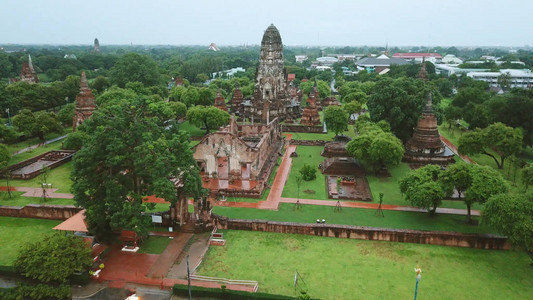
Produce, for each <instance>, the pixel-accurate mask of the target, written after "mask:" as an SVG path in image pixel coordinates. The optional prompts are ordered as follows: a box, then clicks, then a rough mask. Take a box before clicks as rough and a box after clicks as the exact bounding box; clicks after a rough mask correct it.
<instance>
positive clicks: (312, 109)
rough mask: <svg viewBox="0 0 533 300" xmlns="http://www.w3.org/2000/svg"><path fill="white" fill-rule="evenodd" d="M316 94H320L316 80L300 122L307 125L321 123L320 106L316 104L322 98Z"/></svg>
mask: <svg viewBox="0 0 533 300" xmlns="http://www.w3.org/2000/svg"><path fill="white" fill-rule="evenodd" d="M316 95H318V89H317V86H316V81H315V86H314V87H313V89H312V90H311V92H310V93H309V97H308V98H307V106H306V107H305V108H304V113H303V115H302V119H301V120H300V124H302V125H306V126H318V125H320V123H321V122H320V115H319V114H318V108H317V106H316V102H317V101H318V102H320V98H316Z"/></svg>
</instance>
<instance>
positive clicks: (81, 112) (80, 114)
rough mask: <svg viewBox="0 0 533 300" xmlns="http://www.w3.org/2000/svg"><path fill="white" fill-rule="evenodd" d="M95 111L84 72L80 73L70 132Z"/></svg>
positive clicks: (91, 93)
mask: <svg viewBox="0 0 533 300" xmlns="http://www.w3.org/2000/svg"><path fill="white" fill-rule="evenodd" d="M95 109H96V103H95V102H94V95H93V92H92V91H91V89H90V88H89V85H88V84H87V77H86V76H85V71H83V72H81V81H80V92H79V93H78V95H77V96H76V111H75V113H74V119H73V120H72V130H73V131H76V127H78V126H79V125H80V124H81V123H83V122H84V121H85V120H87V119H88V118H89V117H90V116H91V115H92V114H93V112H94V110H95Z"/></svg>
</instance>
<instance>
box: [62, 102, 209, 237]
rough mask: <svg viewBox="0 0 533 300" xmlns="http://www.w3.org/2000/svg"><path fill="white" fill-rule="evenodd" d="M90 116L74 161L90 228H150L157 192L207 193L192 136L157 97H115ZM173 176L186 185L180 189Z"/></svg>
mask: <svg viewBox="0 0 533 300" xmlns="http://www.w3.org/2000/svg"><path fill="white" fill-rule="evenodd" d="M110 102H111V103H110V104H108V105H105V106H103V107H100V108H99V109H98V110H97V111H95V113H94V114H93V115H92V116H91V118H90V119H88V120H87V121H85V122H84V123H83V124H82V125H81V126H80V127H79V131H82V132H83V133H84V134H86V139H85V141H84V143H83V148H82V149H81V150H80V151H78V152H77V154H76V156H75V158H74V160H73V163H74V168H73V171H72V175H71V178H72V180H73V182H74V183H73V187H72V189H73V192H74V200H75V201H76V203H77V204H78V205H80V206H82V207H84V208H86V209H87V212H86V217H87V218H86V220H87V224H88V226H89V230H90V231H91V232H92V233H94V234H96V235H98V236H104V235H106V234H107V233H110V232H111V231H112V230H116V229H127V230H134V231H136V232H137V233H145V232H146V230H147V226H148V225H149V220H148V219H146V218H144V217H143V216H142V213H143V212H144V211H145V210H146V208H147V204H145V203H143V201H142V199H143V198H144V197H145V196H148V195H156V196H157V197H161V198H164V199H166V200H167V201H170V202H171V203H172V204H175V203H176V202H177V201H178V198H179V196H180V194H186V195H189V196H191V197H200V196H201V195H203V189H202V182H201V177H200V175H199V169H198V167H197V164H196V161H195V160H194V159H193V157H192V152H191V149H190V146H189V136H188V135H187V133H185V132H181V131H178V126H168V125H169V123H168V122H170V123H171V124H170V125H172V124H173V122H175V121H173V120H174V116H175V115H174V112H173V110H172V109H171V108H170V107H169V105H168V103H166V102H164V101H163V100H161V99H160V98H159V99H158V98H157V97H156V98H154V97H146V96H136V97H134V98H132V99H127V100H117V101H110ZM172 178H177V179H179V180H181V182H182V184H183V185H184V186H183V187H182V188H180V190H179V192H177V191H176V188H175V185H174V182H173V181H172Z"/></svg>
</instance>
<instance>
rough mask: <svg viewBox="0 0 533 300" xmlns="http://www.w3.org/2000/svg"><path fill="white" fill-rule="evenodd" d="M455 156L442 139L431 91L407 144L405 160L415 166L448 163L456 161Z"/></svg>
mask: <svg viewBox="0 0 533 300" xmlns="http://www.w3.org/2000/svg"><path fill="white" fill-rule="evenodd" d="M453 156H454V154H453V152H452V151H451V150H450V149H448V147H446V146H445V145H444V143H443V142H442V141H441V139H440V134H439V129H438V128H437V118H435V114H434V113H433V104H432V99H431V93H428V97H427V103H426V106H425V108H424V111H423V112H422V115H421V116H420V119H419V120H418V126H417V127H416V129H415V133H414V134H413V136H412V137H411V139H410V140H409V141H408V142H407V143H406V144H405V154H404V156H403V160H404V161H406V162H408V163H410V164H412V165H413V166H415V167H416V166H422V165H426V164H439V165H447V164H449V163H453V162H454V159H453Z"/></svg>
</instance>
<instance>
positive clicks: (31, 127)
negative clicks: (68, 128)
mask: <svg viewBox="0 0 533 300" xmlns="http://www.w3.org/2000/svg"><path fill="white" fill-rule="evenodd" d="M13 125H14V126H15V127H16V128H17V129H18V130H19V131H22V132H24V133H25V134H26V135H28V136H30V137H38V138H39V140H41V141H43V142H44V141H45V136H46V135H47V134H49V133H52V132H57V133H62V132H63V128H62V127H61V124H60V122H59V120H58V119H57V115H56V114H55V113H53V112H46V111H38V112H36V113H33V112H31V111H30V110H28V109H23V110H22V111H21V112H20V113H19V114H18V115H16V116H15V117H13Z"/></svg>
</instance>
